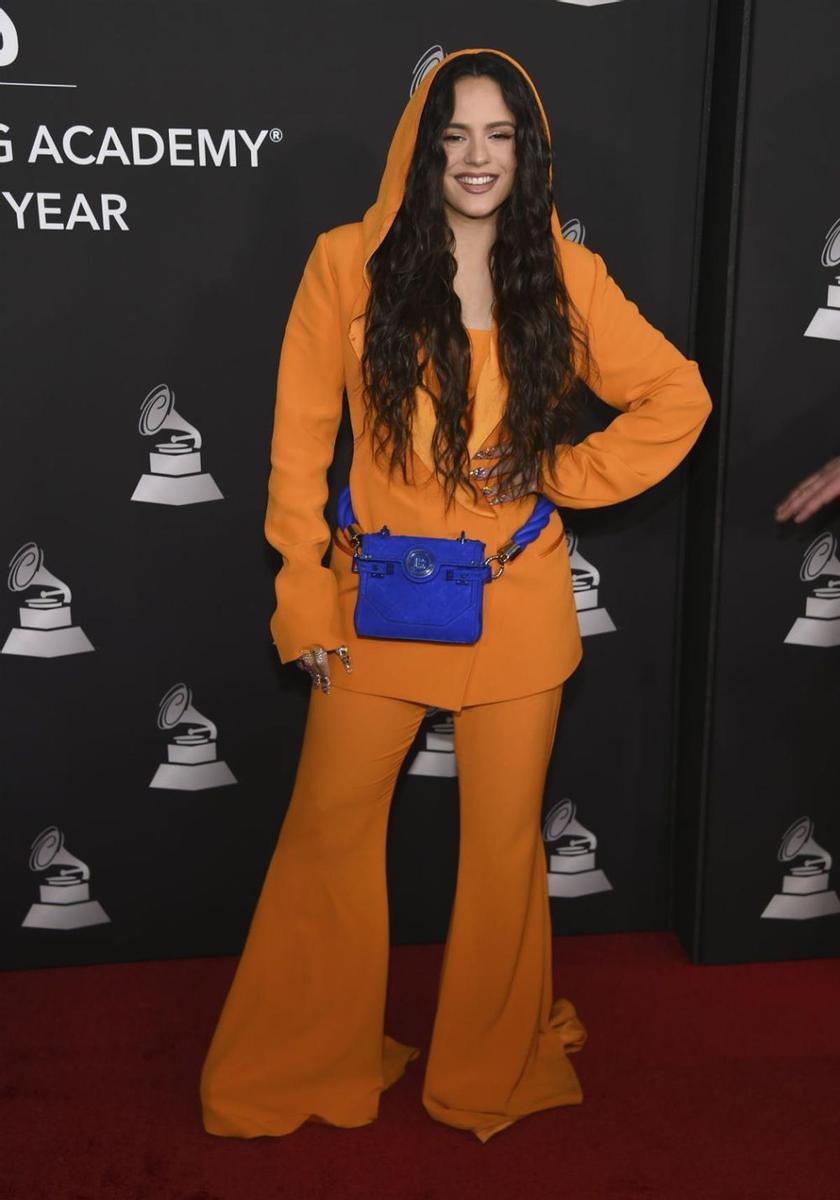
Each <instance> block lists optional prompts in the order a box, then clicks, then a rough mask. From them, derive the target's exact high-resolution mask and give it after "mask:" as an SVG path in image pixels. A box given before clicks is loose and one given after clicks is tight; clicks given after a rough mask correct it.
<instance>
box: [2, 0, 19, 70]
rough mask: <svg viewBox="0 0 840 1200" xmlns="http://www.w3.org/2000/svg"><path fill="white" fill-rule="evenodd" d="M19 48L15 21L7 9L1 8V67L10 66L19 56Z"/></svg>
mask: <svg viewBox="0 0 840 1200" xmlns="http://www.w3.org/2000/svg"><path fill="white" fill-rule="evenodd" d="M19 49H20V43H19V42H18V35H17V30H16V29H15V24H14V21H13V20H12V18H11V17H10V16H9V14H8V13H7V12H6V11H5V9H2V8H0V67H10V66H11V65H12V63H13V62H14V61H15V59H16V58H17V56H18V50H19Z"/></svg>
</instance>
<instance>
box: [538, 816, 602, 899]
mask: <svg viewBox="0 0 840 1200" xmlns="http://www.w3.org/2000/svg"><path fill="white" fill-rule="evenodd" d="M543 841H544V842H547V843H548V844H549V845H551V844H552V843H553V846H554V849H553V850H552V851H551V853H550V854H549V858H548V894H549V896H563V897H567V898H573V897H575V896H591V895H593V894H594V893H595V892H611V891H612V890H613V886H612V884H611V883H610V881H609V880H608V879H607V877H606V875H605V874H604V872H603V871H602V870H601V869H600V868H599V867H598V866H597V864H596V862H595V848H596V847H597V845H598V839H597V838H596V836H595V834H594V833H593V832H592V831H591V829H586V828H585V826H583V825H582V824H581V823H580V821H578V819H577V818H576V816H575V806H574V804H573V803H572V801H571V800H569V799H565V800H561V801H559V803H557V804H555V805H554V807H553V808H552V809H551V810H550V811H549V813H548V816H547V817H546V818H545V821H544V822H543Z"/></svg>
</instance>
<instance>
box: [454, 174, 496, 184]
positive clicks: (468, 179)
mask: <svg viewBox="0 0 840 1200" xmlns="http://www.w3.org/2000/svg"><path fill="white" fill-rule="evenodd" d="M458 178H459V179H460V180H461V182H462V183H490V182H491V180H493V179H494V178H495V176H493V175H459V176H458Z"/></svg>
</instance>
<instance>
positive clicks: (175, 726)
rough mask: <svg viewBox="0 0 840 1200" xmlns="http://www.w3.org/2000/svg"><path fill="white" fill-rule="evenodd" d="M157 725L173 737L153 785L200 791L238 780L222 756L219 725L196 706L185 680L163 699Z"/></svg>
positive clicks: (170, 737) (186, 790)
mask: <svg viewBox="0 0 840 1200" xmlns="http://www.w3.org/2000/svg"><path fill="white" fill-rule="evenodd" d="M157 727H158V729H162V730H163V731H164V732H165V733H166V734H168V736H169V740H168V742H167V744H166V762H164V763H161V764H160V765H159V767H158V769H157V770H156V771H155V774H154V777H153V779H152V782H151V783H150V784H149V787H153V788H169V789H170V790H172V791H179V792H198V791H203V790H204V789H205V788H216V787H225V785H226V784H229V783H236V782H237V780H236V778H235V776H234V774H233V772H232V771H231V769H230V767H229V766H228V765H227V763H225V762H222V761H221V760H220V759H219V757H218V747H217V744H216V735H217V733H218V730H217V729H216V726H215V725H214V724H213V722H212V721H211V720H210V719H209V717H205V716H204V714H203V713H200V712H199V711H198V709H197V708H195V707H194V706H193V702H192V691H191V689H190V688H188V687H187V685H186V684H185V683H176V684H175V685H174V687H171V688H170V689H169V691H168V692H167V693H166V695H165V696H164V697H163V699H162V700H161V702H160V705H159V706H158V714H157Z"/></svg>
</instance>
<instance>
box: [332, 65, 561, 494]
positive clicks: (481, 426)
mask: <svg viewBox="0 0 840 1200" xmlns="http://www.w3.org/2000/svg"><path fill="white" fill-rule="evenodd" d="M482 52H485V53H486V52H490V53H493V54H498V55H499V56H500V57H501V58H504V59H506V60H507V61H508V62H509V63H511V64H512V65H513V66H514V67H516V69H517V70H518V71H519V72H520V74H521V75H522V76H523V78H524V79H525V80H526V82H527V83H528V85H529V87H530V88H531V91H532V92H533V93H534V98H535V100H536V102H537V108H538V109H539V112H540V116H541V117H542V121H543V125H544V126H545V132H546V136H547V138H548V139H549V143H550V141H551V131H550V129H549V126H548V121H547V119H546V115H545V109H544V108H543V105H542V101H541V100H540V96H539V93H538V91H537V89H536V88H535V87H534V83H533V81H532V80H531V78H530V77H529V75H528V73H527V71H525V69H524V68H523V67H522V66H521V64H520V63H518V62H517V61H516V59H515V58H512V57H511V56H510V55H509V54H505V53H504V52H503V51H502V50H490V49H489V48H486V47H485V48H481V47H478V48H473V49H465V50H455V51H453V52H452V53H451V54H447V55H446V56H445V58H443V59H441V61H440V62H438V63H436V64H435V65H434V67H432V68H431V69H430V70H429V71H428V72H427V73H426V75H424V76H423V78H422V79H421V81H420V83H419V84H418V86H417V88H416V90H415V91H414V93H413V94H412V96H411V97H410V99H409V101H408V103H407V104H406V106H405V108H404V109H403V112H402V116H401V117H400V119H399V121H398V123H397V127H396V130H395V131H394V136H393V138H392V139H391V145H390V147H389V149H388V157H387V160H386V163H385V169H384V171H383V172H382V179H381V180H380V183H379V191H378V194H377V197H376V200H375V201H374V203H373V204H372V205H371V206H370V208H369V209H368V210H367V211H366V213H365V215H364V217H363V218H362V240H363V246H364V267H363V280H362V284H361V286H360V288H359V291H358V294H357V296H356V299H355V302H354V304H353V310H352V314H351V318H350V326H349V329H348V336H349V338H350V342H351V343H352V345H353V348H354V350H355V351H356V354H357V355H358V356H359V357H361V354H362V350H363V346H364V316H365V309H366V306H367V300H368V295H369V293H370V278H369V276H368V269H367V264H368V260H369V259H370V257H371V255H372V254H373V253H374V251H375V250H376V249H377V248H378V247H379V245H380V244H381V243H382V241H383V239H384V238H385V235H386V234H387V232H388V230H389V229H390V228H391V223H392V222H393V220H394V218H395V216H396V215H397V212H398V211H399V208H400V205H401V204H402V201H403V195H404V192H405V181H406V178H407V176H408V169H409V166H410V164H411V158H412V155H413V153H414V144H415V141H416V139H417V128H418V125H419V123H420V116H421V113H422V111H423V106H424V104H425V103H426V97H427V96H428V93H429V88H430V87H431V84H432V81H433V80H434V78H435V76H436V75H437V73H438V71H439V70H440V68H441V67H442V66H443V65H444V63H448V62H450V61H451V60H452V59H453V58H460V57H461V56H462V55H464V54H478V53H482ZM551 230H552V234H553V236H554V240H555V242H556V243H557V244H558V248H559V244H560V243H561V242H562V240H563V235H562V232H561V229H560V220H559V217H558V216H557V210H556V208H555V206H554V205H553V204H552V207H551ZM505 399H506V385H505V381H504V379H503V377H502V374H501V371H500V369H499V355H498V328H497V326H496V322H495V321H494V322H493V326H492V330H491V336H490V350H489V354H488V356H487V360H486V362H485V364H484V367H483V369H482V372H481V375H480V378H479V380H478V386H477V389H476V396H475V401H474V411H473V428H472V433H471V435H470V437H469V439H468V443H467V446H468V450H469V453H470V456H472V455H473V454H475V452H476V450H478V449H479V447H480V446H481V445H482V444H483V443H484V442H485V441H486V440H487V438H488V436H489V435H490V434H491V433H492V432H493V430H494V429H495V428H496V426H497V425H498V423H499V421H500V420H501V418H502V414H503V411H504V404H505ZM436 421H437V418H436V415H435V410H434V405H433V403H432V400H431V398H430V397H429V396H428V395H427V394H426V393H425V392H424V391H422V390H421V389H418V391H417V393H416V408H415V415H414V437H413V448H414V450H415V452H416V453H417V455H418V456H419V458H420V459H421V460H422V462H423V463H424V464H425V466H426V467H427V468H428V469H429V471H431V472H433V471H434V459H433V456H432V452H431V439H432V434H433V433H434V429H435V424H436ZM460 495H461V497H462V500H461V503H463V504H465V505H466V506H467V507H468V508H470V509H472V510H473V511H475V512H479V513H481V514H482V515H484V516H489V517H492V516H496V515H497V513H496V507H495V506H493V505H489V504H486V503H484V502H483V501H479V502H478V504H476V503H475V502H474V501H473V500H472V499H471V497H470V494H469V493H468V492H467V491H466V490H465V489H461V491H460Z"/></svg>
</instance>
